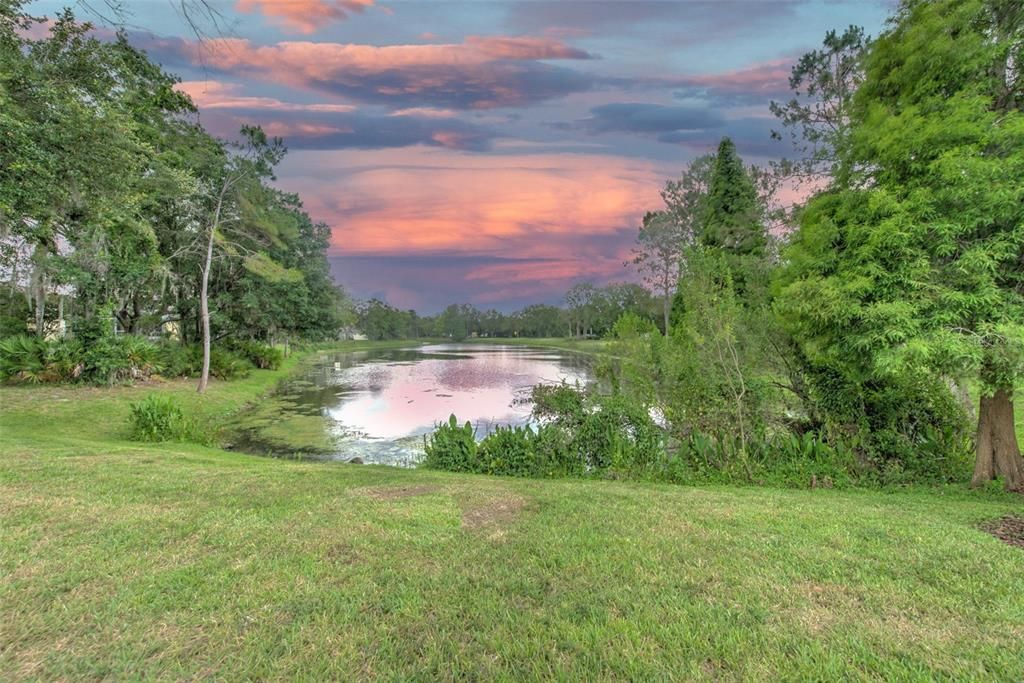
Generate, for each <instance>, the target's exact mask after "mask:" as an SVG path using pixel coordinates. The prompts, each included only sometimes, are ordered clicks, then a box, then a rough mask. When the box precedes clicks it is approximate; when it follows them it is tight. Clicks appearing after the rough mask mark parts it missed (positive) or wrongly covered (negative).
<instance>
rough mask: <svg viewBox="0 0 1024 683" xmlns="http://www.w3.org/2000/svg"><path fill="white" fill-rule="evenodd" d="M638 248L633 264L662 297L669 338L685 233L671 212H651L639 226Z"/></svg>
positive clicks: (635, 251)
mask: <svg viewBox="0 0 1024 683" xmlns="http://www.w3.org/2000/svg"><path fill="white" fill-rule="evenodd" d="M637 244H638V246H637V247H635V248H634V249H633V254H634V256H633V263H634V264H635V265H636V266H637V267H638V268H639V269H640V272H641V273H642V274H643V277H644V281H645V282H646V283H647V284H648V285H649V286H650V287H651V288H652V289H653V290H654V291H655V292H657V293H658V294H659V295H661V298H662V315H663V318H664V327H663V328H662V329H663V330H665V334H668V330H669V309H670V306H671V303H672V294H673V293H674V292H675V289H676V284H677V283H678V282H679V271H680V269H681V267H682V256H683V248H684V246H685V244H686V239H685V236H684V233H683V230H682V229H681V228H680V224H679V223H678V222H677V221H676V220H675V219H674V217H673V216H672V214H670V213H669V212H668V211H648V212H647V213H646V214H645V215H644V219H643V223H642V224H641V226H640V232H639V234H638V235H637Z"/></svg>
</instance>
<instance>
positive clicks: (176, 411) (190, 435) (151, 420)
mask: <svg viewBox="0 0 1024 683" xmlns="http://www.w3.org/2000/svg"><path fill="white" fill-rule="evenodd" d="M129 424H130V427H131V438H132V440H133V441H147V442H158V441H191V440H194V439H195V437H196V435H197V434H198V429H197V427H196V425H195V422H194V421H192V420H190V419H188V418H187V417H185V411H184V410H183V409H182V407H181V404H180V403H178V402H177V401H176V400H174V399H173V398H172V397H170V396H162V395H160V394H150V395H148V396H146V398H144V399H143V400H142V401H140V402H139V403H133V404H131V417H130V418H129Z"/></svg>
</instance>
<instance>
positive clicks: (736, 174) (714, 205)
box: [700, 137, 767, 256]
mask: <svg viewBox="0 0 1024 683" xmlns="http://www.w3.org/2000/svg"><path fill="white" fill-rule="evenodd" d="M700 243H701V244H702V245H704V246H706V247H711V248H715V249H722V250H724V251H725V252H727V253H729V254H732V255H739V256H763V255H764V251H765V245H766V244H767V238H766V236H765V230H764V226H763V225H762V224H761V222H760V212H759V211H758V198H757V190H756V189H755V188H754V183H753V181H751V179H750V176H749V175H747V172H746V170H745V169H744V168H743V160H742V159H740V157H739V155H738V154H737V153H736V145H734V144H733V142H732V140H730V139H729V138H727V137H726V138H722V141H721V142H720V143H719V145H718V154H717V156H716V158H715V168H714V171H713V172H712V175H711V186H710V191H709V193H708V198H707V205H706V210H705V213H704V221H703V225H702V226H701V230H700Z"/></svg>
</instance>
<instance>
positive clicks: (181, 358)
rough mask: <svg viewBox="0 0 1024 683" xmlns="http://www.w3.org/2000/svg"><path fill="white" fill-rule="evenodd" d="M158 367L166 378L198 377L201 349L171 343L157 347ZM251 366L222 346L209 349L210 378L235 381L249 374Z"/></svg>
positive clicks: (201, 362) (201, 356) (200, 347)
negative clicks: (159, 366)
mask: <svg viewBox="0 0 1024 683" xmlns="http://www.w3.org/2000/svg"><path fill="white" fill-rule="evenodd" d="M157 349H158V351H157V355H158V356H159V358H160V365H161V366H162V367H163V372H164V374H166V375H167V376H168V377H198V376H199V374H200V373H201V372H202V371H203V347H202V346H201V345H199V344H191V345H187V346H186V345H183V344H179V343H177V342H173V341H164V342H161V343H160V345H159V346H158V347H157ZM252 367H253V366H252V364H251V363H250V362H249V361H248V360H247V359H246V358H244V357H243V356H242V355H240V354H238V353H235V352H233V351H231V350H229V349H227V348H224V347H222V346H214V347H213V348H211V349H210V376H211V377H215V378H217V379H221V380H229V379H237V378H239V377H244V376H245V375H247V374H249V371H250V370H252Z"/></svg>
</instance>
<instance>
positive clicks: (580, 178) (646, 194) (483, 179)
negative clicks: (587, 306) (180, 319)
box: [281, 148, 669, 267]
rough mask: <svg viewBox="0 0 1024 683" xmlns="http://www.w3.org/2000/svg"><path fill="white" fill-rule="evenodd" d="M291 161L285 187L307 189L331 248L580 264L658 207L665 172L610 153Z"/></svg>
mask: <svg viewBox="0 0 1024 683" xmlns="http://www.w3.org/2000/svg"><path fill="white" fill-rule="evenodd" d="M287 163H288V162H287V161H286V164H287ZM294 163H296V164H299V165H301V168H298V167H297V168H296V169H295V170H294V171H292V170H291V169H282V173H281V177H282V178H291V179H293V180H290V181H287V182H285V184H286V185H288V184H291V183H294V184H295V186H294V187H288V188H287V189H296V190H297V189H300V188H301V189H302V192H303V197H304V199H305V202H306V205H307V207H308V208H309V210H310V212H311V214H312V215H313V216H315V217H316V218H318V219H322V220H326V221H327V222H328V223H329V224H331V225H332V226H333V227H334V232H333V239H332V245H333V250H334V251H335V252H337V253H345V254H356V253H362V254H382V253H405V254H408V253H430V252H439V251H444V252H464V253H495V254H502V255H511V256H516V257H522V258H534V259H540V258H551V257H553V256H558V257H564V256H565V251H564V250H565V249H566V248H568V249H569V250H570V253H572V255H573V257H574V258H579V259H591V260H593V259H594V258H606V257H609V256H608V250H609V248H610V246H609V245H610V244H612V243H616V244H617V242H618V241H619V238H620V236H621V234H622V233H623V232H624V231H632V230H633V229H634V227H635V226H636V225H638V224H639V220H640V217H641V216H642V215H643V213H644V211H647V210H650V209H653V208H657V207H658V205H659V204H660V198H659V196H658V191H659V189H660V187H661V184H662V178H664V177H666V176H667V175H668V174H669V173H668V170H667V169H659V168H657V167H655V166H654V164H652V163H650V162H647V161H642V160H635V159H623V158H620V157H613V156H604V155H582V154H530V155H501V156H488V157H484V156H478V155H464V154H457V153H453V152H448V151H445V150H429V149H424V148H409V149H405V150H403V151H402V152H400V153H395V152H392V151H390V150H383V151H375V152H366V153H360V154H354V153H349V152H333V153H315V154H314V153H304V154H303V155H302V158H301V161H295V162H294ZM320 178H330V179H331V180H330V181H329V182H327V181H320V180H319V179H320ZM570 244H571V245H572V246H568V245H570ZM615 260H618V256H617V254H616V256H615ZM618 265H619V266H621V261H618ZM538 267H543V266H538Z"/></svg>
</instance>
